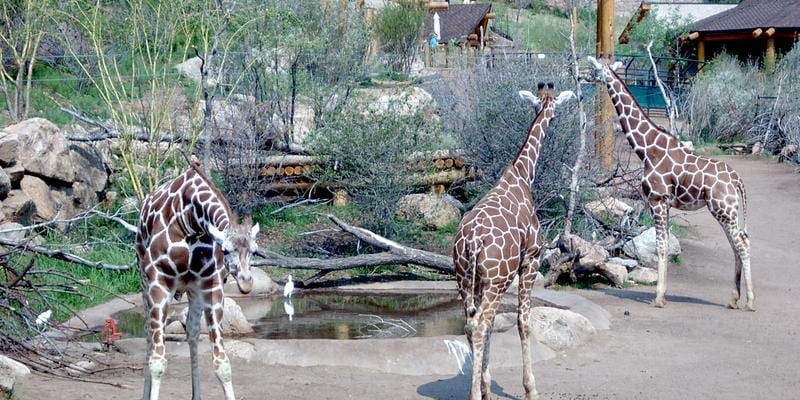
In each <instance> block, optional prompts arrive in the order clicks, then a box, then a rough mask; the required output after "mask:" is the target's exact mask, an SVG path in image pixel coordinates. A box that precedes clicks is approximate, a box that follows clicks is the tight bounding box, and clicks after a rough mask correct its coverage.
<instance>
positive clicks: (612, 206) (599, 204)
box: [586, 197, 633, 219]
mask: <svg viewBox="0 0 800 400" xmlns="http://www.w3.org/2000/svg"><path fill="white" fill-rule="evenodd" d="M586 209H587V210H588V211H589V212H591V213H592V214H594V215H608V216H611V217H613V218H615V219H621V218H623V217H625V216H626V215H628V214H630V213H632V212H633V207H631V206H629V205H628V204H626V203H625V202H623V201H621V200H619V199H616V198H614V197H606V198H603V199H600V200H594V201H591V202H589V203H587V204H586Z"/></svg>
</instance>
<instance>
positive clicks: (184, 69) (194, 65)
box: [175, 57, 203, 83]
mask: <svg viewBox="0 0 800 400" xmlns="http://www.w3.org/2000/svg"><path fill="white" fill-rule="evenodd" d="M202 64H203V60H201V59H200V57H192V58H190V59H188V60H186V61H184V62H182V63H180V64H177V65H175V69H177V70H178V72H180V73H181V74H182V75H183V76H184V77H186V78H188V79H190V80H192V81H194V82H197V83H200V81H201V80H202V79H203V74H202V72H201V71H200V66H201V65H202Z"/></svg>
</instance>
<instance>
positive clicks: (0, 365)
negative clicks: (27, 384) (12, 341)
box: [0, 354, 31, 399]
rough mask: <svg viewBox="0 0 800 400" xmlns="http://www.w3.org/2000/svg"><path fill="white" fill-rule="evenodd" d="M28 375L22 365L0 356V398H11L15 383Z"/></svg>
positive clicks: (28, 370) (27, 371)
mask: <svg viewBox="0 0 800 400" xmlns="http://www.w3.org/2000/svg"><path fill="white" fill-rule="evenodd" d="M30 374H31V370H30V369H28V367H26V366H25V365H24V364H22V363H20V362H18V361H16V360H13V359H11V358H8V357H6V356H4V355H2V354H0V398H4V399H6V398H12V396H13V393H14V389H15V387H16V386H18V385H17V382H18V381H20V380H22V379H24V378H25V377H27V376H28V375H30Z"/></svg>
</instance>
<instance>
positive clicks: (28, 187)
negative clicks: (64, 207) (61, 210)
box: [20, 175, 64, 221]
mask: <svg viewBox="0 0 800 400" xmlns="http://www.w3.org/2000/svg"><path fill="white" fill-rule="evenodd" d="M20 189H22V191H23V192H25V194H27V195H28V197H30V198H31V200H32V201H33V204H34V205H36V216H37V217H38V218H39V219H41V220H44V221H49V220H52V219H53V218H54V217H55V216H56V204H55V202H54V201H53V196H51V195H50V188H49V187H48V186H47V183H45V182H44V181H43V180H41V179H39V178H37V177H35V176H33V175H25V177H24V178H22V182H20ZM61 216H62V217H63V216H64V215H61Z"/></svg>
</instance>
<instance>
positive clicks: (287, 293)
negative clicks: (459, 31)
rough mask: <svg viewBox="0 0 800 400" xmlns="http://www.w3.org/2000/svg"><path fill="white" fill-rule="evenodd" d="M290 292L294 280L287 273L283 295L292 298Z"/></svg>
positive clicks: (292, 289)
mask: <svg viewBox="0 0 800 400" xmlns="http://www.w3.org/2000/svg"><path fill="white" fill-rule="evenodd" d="M292 292H294V282H292V276H291V275H289V279H288V280H287V281H286V285H285V286H284V287H283V297H288V298H290V299H291V298H292Z"/></svg>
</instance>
